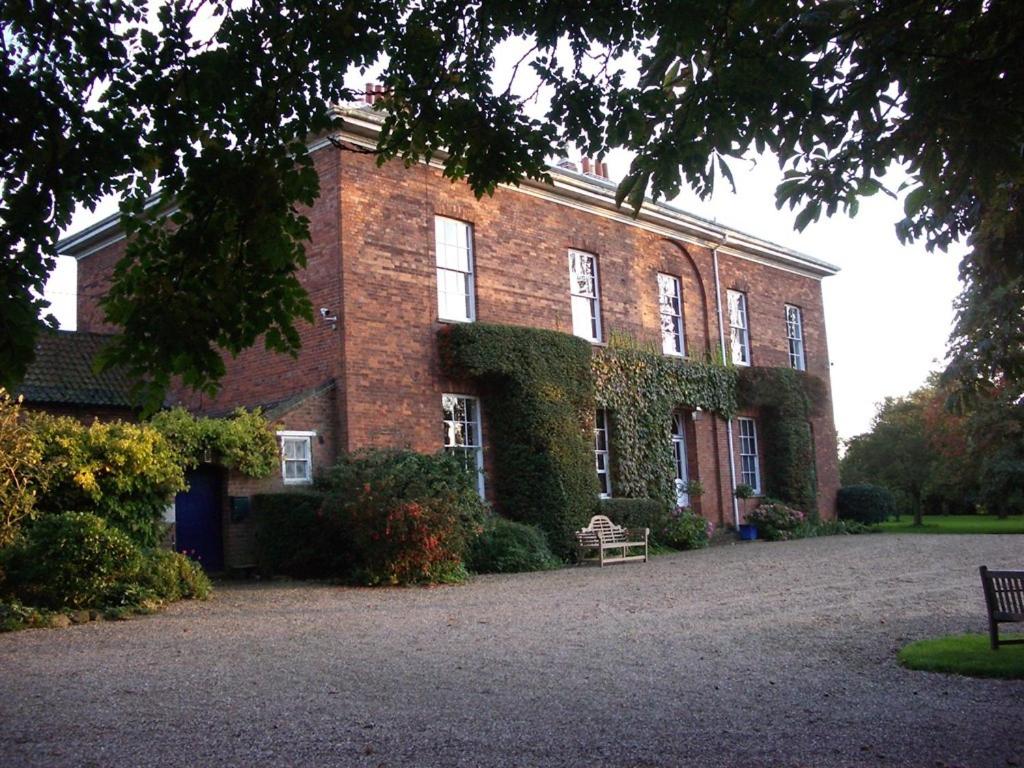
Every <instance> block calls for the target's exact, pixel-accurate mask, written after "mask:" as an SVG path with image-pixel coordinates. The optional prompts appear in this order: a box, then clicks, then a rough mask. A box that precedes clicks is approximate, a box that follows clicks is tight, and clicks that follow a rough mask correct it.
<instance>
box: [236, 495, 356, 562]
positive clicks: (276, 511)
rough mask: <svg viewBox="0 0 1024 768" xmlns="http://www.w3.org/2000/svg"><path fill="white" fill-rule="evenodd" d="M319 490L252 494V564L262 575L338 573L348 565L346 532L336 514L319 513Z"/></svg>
mask: <svg viewBox="0 0 1024 768" xmlns="http://www.w3.org/2000/svg"><path fill="white" fill-rule="evenodd" d="M323 505H324V496H323V494H320V493H267V494H260V495H257V496H254V497H253V499H252V514H253V521H254V524H255V528H256V565H257V567H258V568H259V571H260V573H262V574H264V575H266V576H290V577H291V578H293V579H332V578H341V577H344V576H346V575H347V574H348V572H349V571H350V570H351V568H352V549H351V545H350V542H349V537H348V533H347V531H346V530H345V527H344V525H343V524H342V521H341V520H340V519H339V516H337V515H332V516H327V515H325V514H324V513H323V509H322V508H323Z"/></svg>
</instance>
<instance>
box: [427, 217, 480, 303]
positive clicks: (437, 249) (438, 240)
mask: <svg viewBox="0 0 1024 768" xmlns="http://www.w3.org/2000/svg"><path fill="white" fill-rule="evenodd" d="M447 222H451V223H453V224H455V225H457V226H460V227H463V228H464V229H465V231H466V248H465V253H466V265H467V267H468V270H462V269H453V268H452V267H450V266H442V264H441V251H442V248H444V249H445V251H447V249H448V248H449V247H451V248H461V246H460V245H459V244H458V243H449V242H448V241H447V240H442V234H443V226H442V227H440V229H439V225H443V224H444V223H447ZM473 235H474V231H473V225H472V224H471V223H470V222H468V221H462V220H461V219H453V218H452V217H450V216H441V215H440V214H434V281H435V283H436V287H437V319H438V320H440V321H441V322H443V323H472V322H476V249H475V248H474V247H473ZM442 273H444V274H449V273H450V274H454V275H459V276H461V277H462V278H463V279H464V280H465V297H466V308H467V310H468V311H467V313H466V316H465V317H451V316H449V315H447V314H445V312H444V311H443V310H444V309H445V307H446V304H445V302H443V301H442V295H444V296H448V295H453V296H454V295H456V294H449V292H448V291H446V290H445V289H444V280H443V278H442Z"/></svg>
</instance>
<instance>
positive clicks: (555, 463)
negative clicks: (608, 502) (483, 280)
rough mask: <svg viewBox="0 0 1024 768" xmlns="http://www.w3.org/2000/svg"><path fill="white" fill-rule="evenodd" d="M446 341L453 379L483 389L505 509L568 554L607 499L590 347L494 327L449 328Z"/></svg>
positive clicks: (444, 357)
mask: <svg viewBox="0 0 1024 768" xmlns="http://www.w3.org/2000/svg"><path fill="white" fill-rule="evenodd" d="M438 344H439V347H440V352H441V364H442V367H443V368H444V370H445V373H446V374H447V375H449V376H451V377H453V378H456V379H460V378H461V379H465V378H469V379H474V380H476V381H477V382H478V383H479V384H480V387H481V395H482V396H483V398H484V412H485V415H486V417H487V425H488V427H489V432H490V440H489V441H488V444H489V450H490V452H491V453H492V455H493V457H494V469H495V471H494V491H495V498H496V501H497V507H498V510H499V511H500V512H501V513H502V514H503V515H505V516H506V517H508V518H510V519H512V520H517V521H519V522H524V523H532V524H535V525H538V526H540V527H541V529H542V530H544V532H545V533H547V535H548V538H549V539H550V542H551V545H552V549H553V550H554V551H556V552H557V553H558V554H561V555H563V556H565V555H568V554H569V553H570V552H571V551H572V541H573V537H572V535H573V532H574V531H576V530H578V529H579V528H582V527H583V526H584V525H586V524H587V522H588V520H589V519H590V516H591V514H593V509H594V500H595V497H596V496H597V476H596V474H595V472H594V446H593V433H592V430H593V422H594V408H595V406H594V388H593V375H592V373H591V367H590V365H591V361H590V345H589V344H588V343H587V342H585V341H583V340H582V339H578V338H576V337H575V336H569V335H568V334H564V333H558V332H555V331H545V330H540V329H536V328H523V327H519V326H509V325H490V324H487V323H472V324H465V325H452V326H445V327H444V328H443V329H442V330H441V331H440V332H439V334H438Z"/></svg>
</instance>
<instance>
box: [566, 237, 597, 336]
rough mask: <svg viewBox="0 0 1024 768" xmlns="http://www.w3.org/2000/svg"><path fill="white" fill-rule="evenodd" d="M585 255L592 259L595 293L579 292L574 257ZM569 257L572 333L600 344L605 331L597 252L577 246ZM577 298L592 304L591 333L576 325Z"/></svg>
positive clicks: (569, 253) (571, 250) (572, 249)
mask: <svg viewBox="0 0 1024 768" xmlns="http://www.w3.org/2000/svg"><path fill="white" fill-rule="evenodd" d="M574 256H578V257H584V258H586V259H589V260H590V263H591V265H592V270H593V284H594V290H593V294H592V295H591V294H585V293H579V292H578V291H577V288H578V283H577V280H576V275H575V272H574V271H573V257H574ZM568 258H569V313H570V316H571V318H572V333H573V335H574V336H578V337H579V338H581V339H586V340H587V341H589V342H591V343H593V344H600V343H602V341H603V339H604V331H603V329H602V327H601V272H600V265H599V264H598V258H597V254H595V253H590V252H588V251H581V250H579V249H577V248H570V249H569V251H568ZM577 299H581V300H584V301H587V302H588V303H589V304H590V332H591V333H590V334H588V335H584V334H582V333H580V329H578V328H577V327H576V312H575V310H574V308H573V305H574V304H575V303H576V300H577Z"/></svg>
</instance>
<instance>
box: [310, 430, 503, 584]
mask: <svg viewBox="0 0 1024 768" xmlns="http://www.w3.org/2000/svg"><path fill="white" fill-rule="evenodd" d="M321 484H322V486H323V487H324V489H325V490H326V492H327V496H326V498H325V500H324V504H323V508H322V509H323V514H324V515H325V516H327V517H329V518H335V519H336V520H337V521H338V523H339V525H340V526H341V527H342V528H343V529H344V530H346V531H347V533H348V535H349V541H350V544H351V551H352V576H353V577H354V579H355V580H356V581H358V582H360V583H363V584H368V585H375V584H439V583H452V582H458V581H462V580H463V579H465V578H466V568H465V565H464V562H465V557H466V554H467V551H468V549H469V546H470V544H471V543H472V541H473V540H474V539H475V538H476V537H477V536H479V535H480V533H481V532H482V530H483V521H484V515H485V512H486V507H485V506H484V503H483V501H482V500H481V499H480V496H479V495H478V493H477V490H476V482H475V478H474V477H473V475H472V473H471V472H470V471H467V469H466V468H465V466H464V464H463V462H461V461H459V459H458V458H457V457H454V456H450V455H447V454H444V453H440V454H435V455H432V456H428V455H425V454H420V453H415V452H413V451H396V450H370V451H358V452H356V453H353V454H350V455H349V456H347V457H345V458H343V459H342V460H341V461H340V462H339V463H338V464H337V465H336V466H335V467H333V468H332V469H331V470H329V471H328V472H327V473H326V475H325V476H324V477H323V479H322V481H321Z"/></svg>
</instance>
